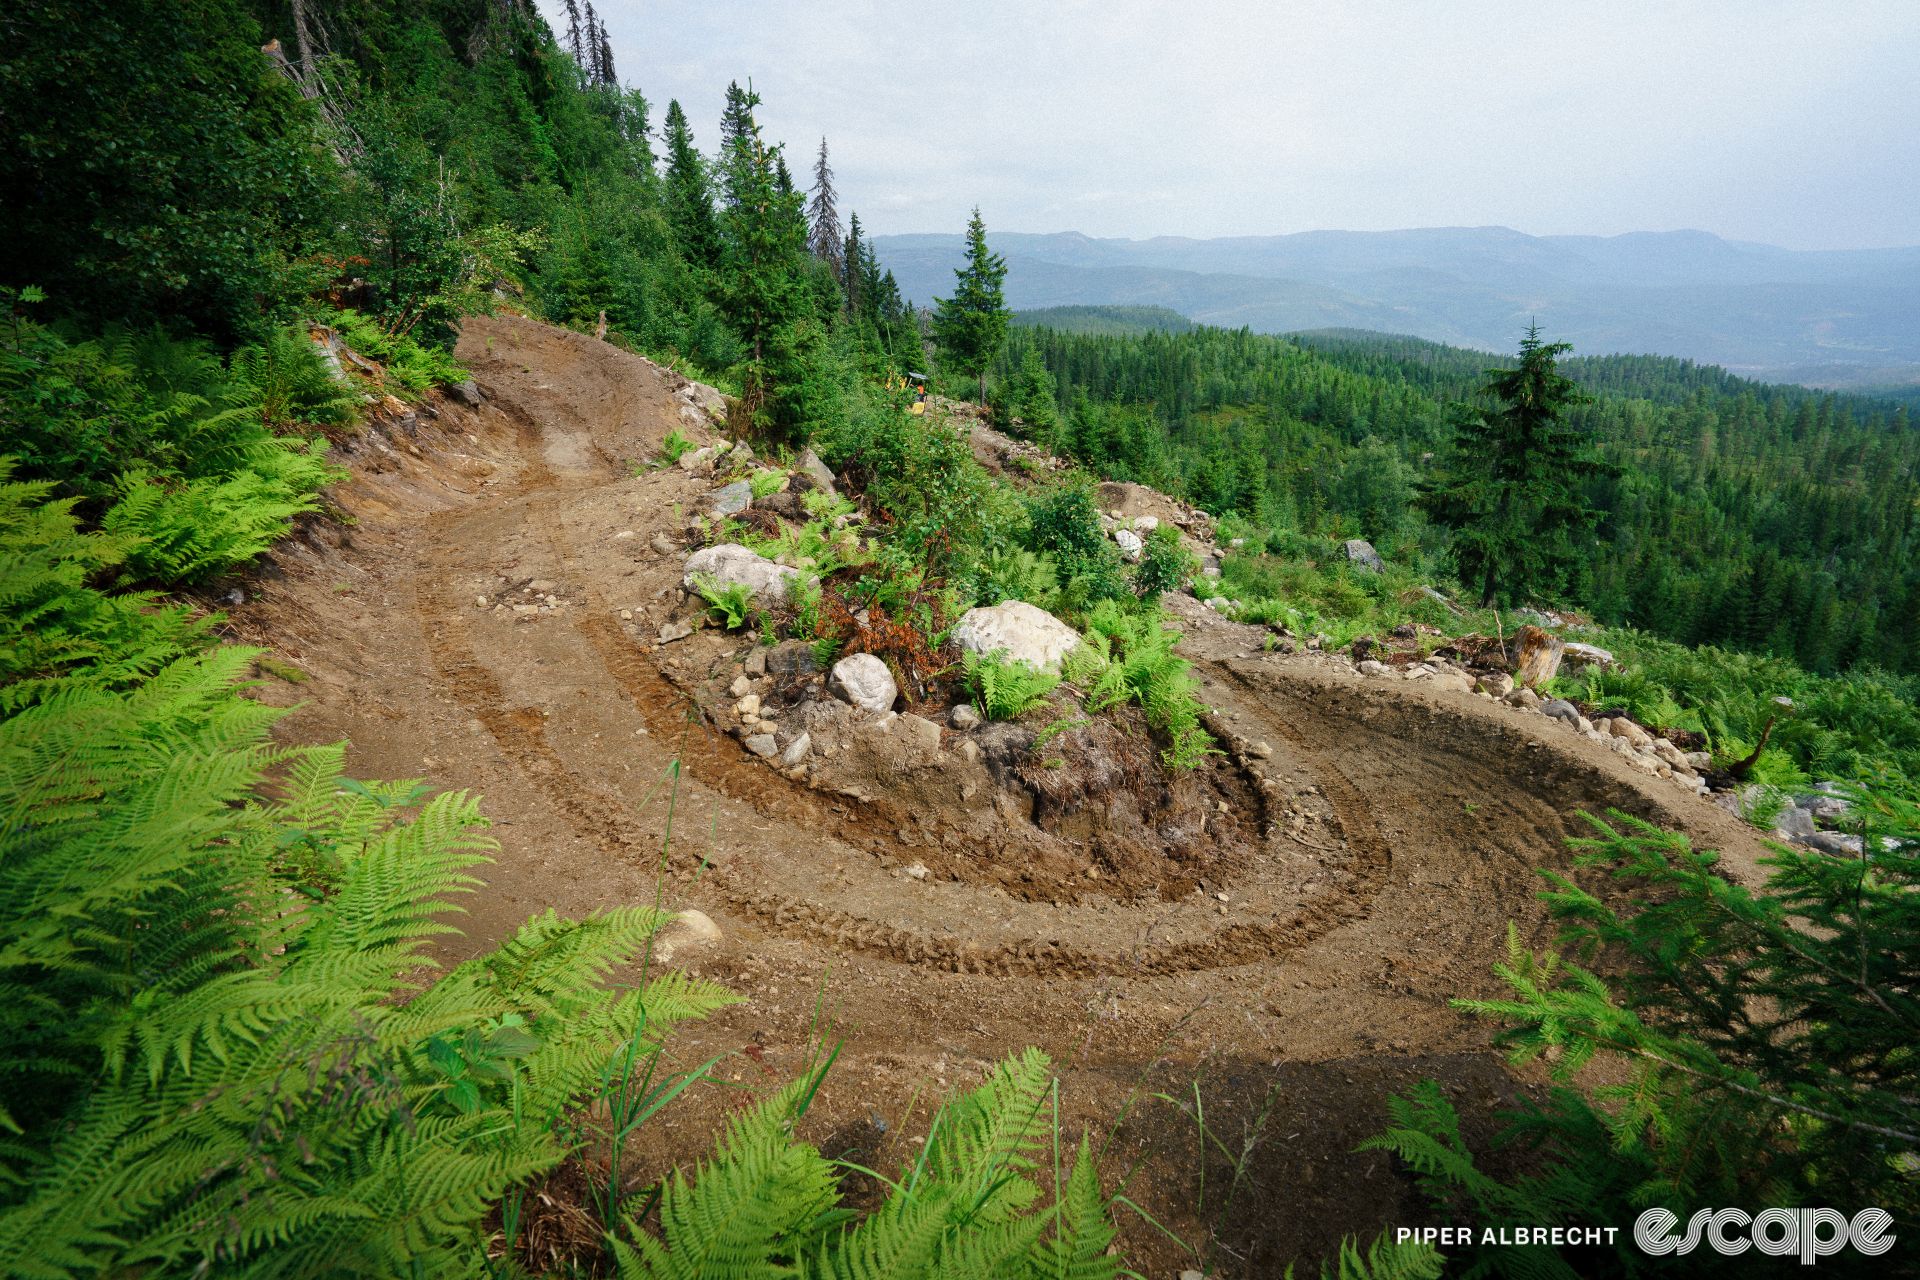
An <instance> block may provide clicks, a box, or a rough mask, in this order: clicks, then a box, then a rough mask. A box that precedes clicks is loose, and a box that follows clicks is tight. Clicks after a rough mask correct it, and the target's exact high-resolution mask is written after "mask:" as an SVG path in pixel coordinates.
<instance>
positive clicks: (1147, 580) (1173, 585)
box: [1133, 524, 1194, 600]
mask: <svg viewBox="0 0 1920 1280" xmlns="http://www.w3.org/2000/svg"><path fill="white" fill-rule="evenodd" d="M1193 568H1194V559H1193V554H1192V553H1191V552H1189V551H1188V550H1187V549H1186V548H1185V547H1183V546H1181V545H1180V531H1179V530H1178V529H1175V528H1174V527H1173V526H1171V525H1164V524H1163V525H1158V526H1155V527H1154V528H1153V529H1152V530H1150V531H1149V532H1148V533H1147V537H1146V547H1145V549H1144V550H1143V551H1142V552H1141V553H1140V567H1139V568H1137V569H1135V570H1134V571H1133V589H1134V591H1135V592H1137V593H1138V594H1139V596H1140V598H1141V599H1142V600H1158V599H1159V598H1160V597H1161V596H1162V595H1163V594H1164V593H1166V592H1168V591H1178V590H1179V589H1180V588H1181V587H1182V586H1183V585H1185V583H1186V580H1187V575H1188V574H1190V573H1192V572H1193Z"/></svg>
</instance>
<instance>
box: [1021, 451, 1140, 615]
mask: <svg viewBox="0 0 1920 1280" xmlns="http://www.w3.org/2000/svg"><path fill="white" fill-rule="evenodd" d="M1028 522H1029V523H1028V531H1027V538H1026V541H1027V544H1028V545H1029V546H1030V547H1032V548H1033V549H1034V550H1035V551H1040V552H1044V553H1045V554H1046V555H1048V556H1049V557H1050V558H1051V559H1052V561H1053V563H1054V565H1055V566H1056V569H1057V572H1058V573H1059V576H1060V578H1061V600H1062V604H1063V605H1064V607H1065V608H1066V609H1067V610H1069V611H1070V612H1079V611H1082V610H1085V609H1088V608H1091V607H1092V606H1093V605H1094V604H1095V603H1096V602H1098V601H1102V600H1117V599H1120V598H1122V597H1124V596H1127V595H1129V594H1131V593H1130V592H1128V590H1127V581H1126V576H1125V574H1124V573H1123V572H1122V570H1121V560H1120V549H1119V548H1118V547H1116V546H1115V545H1114V544H1113V542H1112V541H1111V540H1110V539H1109V538H1108V537H1107V533H1106V529H1105V528H1104V526H1102V525H1101V523H1100V509H1099V507H1098V506H1097V505H1095V503H1094V499H1093V487H1092V485H1090V484H1088V483H1087V482H1086V481H1085V479H1084V478H1077V479H1071V480H1068V481H1067V482H1065V483H1063V484H1061V485H1058V486H1056V487H1054V488H1052V489H1049V490H1047V491H1045V492H1044V493H1042V494H1040V495H1039V496H1037V497H1035V498H1034V499H1033V500H1032V502H1031V503H1030V504H1029V506H1028Z"/></svg>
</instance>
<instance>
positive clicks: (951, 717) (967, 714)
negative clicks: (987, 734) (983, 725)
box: [947, 702, 980, 733]
mask: <svg viewBox="0 0 1920 1280" xmlns="http://www.w3.org/2000/svg"><path fill="white" fill-rule="evenodd" d="M947 723H948V724H950V725H952V726H953V727H954V728H956V729H958V730H960V731H961V732H962V733H965V732H966V731H967V730H969V729H978V728H979V727H980V713H979V712H978V711H975V710H974V709H973V706H972V704H971V703H966V702H962V703H960V704H959V705H958V706H956V707H954V708H953V710H951V711H949V712H947Z"/></svg>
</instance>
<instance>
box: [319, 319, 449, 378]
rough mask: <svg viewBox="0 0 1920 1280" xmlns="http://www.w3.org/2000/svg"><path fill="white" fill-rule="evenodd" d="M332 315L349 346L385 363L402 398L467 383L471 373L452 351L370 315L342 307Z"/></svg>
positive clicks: (388, 373)
mask: <svg viewBox="0 0 1920 1280" xmlns="http://www.w3.org/2000/svg"><path fill="white" fill-rule="evenodd" d="M330 318H331V320H332V322H333V326H334V327H335V328H336V329H338V330H339V331H340V334H341V336H342V337H344V338H345V339H346V340H347V345H348V346H350V347H352V348H353V349H354V350H355V351H358V352H359V353H360V354H361V355H363V356H368V357H370V358H372V359H374V360H378V361H379V362H380V363H381V364H382V366H384V368H385V370H386V374H387V377H388V378H390V379H391V380H392V382H393V384H394V385H393V386H391V387H389V388H388V389H389V390H391V391H393V392H395V393H396V394H398V395H399V396H400V398H401V399H403V400H418V399H419V398H420V397H422V396H424V395H426V394H427V392H429V391H431V390H432V389H433V388H435V387H446V386H452V385H453V384H454V383H456V382H465V381H466V380H467V378H468V377H469V376H470V375H469V374H468V372H467V371H466V370H465V369H464V368H462V367H461V366H460V365H459V363H458V362H456V361H455V360H454V358H453V353H452V352H451V351H449V350H447V349H446V348H444V347H439V346H434V345H431V344H428V343H422V342H419V341H417V340H416V339H414V338H413V337H412V336H410V335H409V334H407V333H405V332H395V331H393V330H390V329H387V328H386V327H384V326H382V325H381V324H380V322H379V321H377V320H375V319H373V318H372V317H371V316H366V315H362V314H361V313H360V312H358V311H352V310H342V311H337V312H335V313H333V315H332V316H331V317H330Z"/></svg>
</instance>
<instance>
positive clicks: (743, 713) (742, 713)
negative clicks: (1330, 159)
mask: <svg viewBox="0 0 1920 1280" xmlns="http://www.w3.org/2000/svg"><path fill="white" fill-rule="evenodd" d="M733 710H734V714H736V715H738V716H739V717H740V718H741V719H742V720H745V719H746V718H747V717H748V716H754V717H758V716H759V714H760V695H759V694H757V693H749V694H747V695H746V696H745V697H743V698H741V699H740V701H738V702H736V703H734V704H733Z"/></svg>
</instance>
